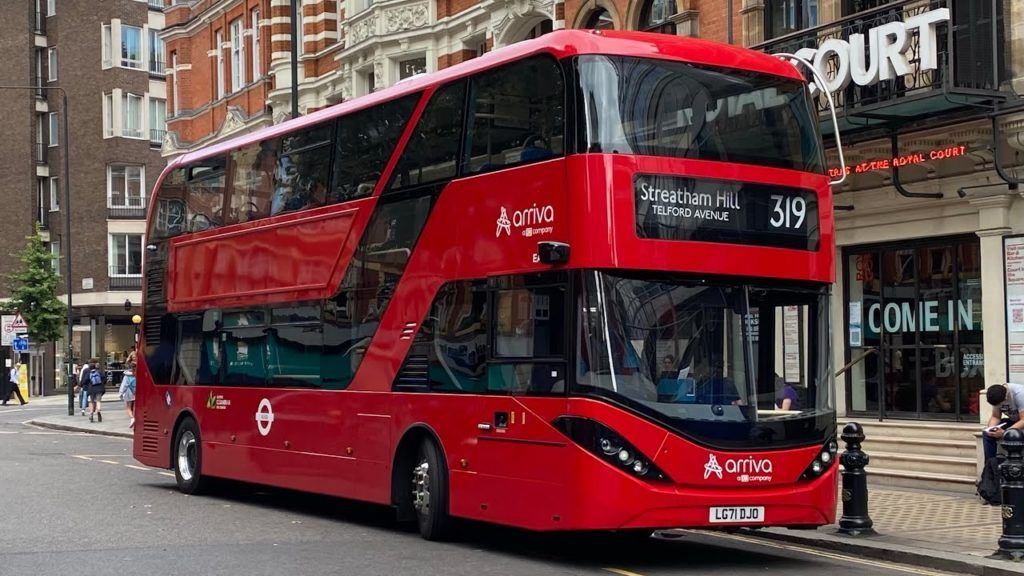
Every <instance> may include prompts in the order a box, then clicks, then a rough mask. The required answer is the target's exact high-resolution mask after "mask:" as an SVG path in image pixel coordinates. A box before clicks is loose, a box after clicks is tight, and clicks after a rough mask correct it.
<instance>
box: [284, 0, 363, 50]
mask: <svg viewBox="0 0 1024 576" xmlns="http://www.w3.org/2000/svg"><path fill="white" fill-rule="evenodd" d="M299 4H300V6H299V9H298V12H299V14H298V18H297V21H298V28H297V30H298V33H299V54H305V53H306V15H305V14H304V13H303V11H302V6H301V4H302V2H299ZM370 4H372V1H371V0H367V2H366V5H367V7H369V5H370Z"/></svg>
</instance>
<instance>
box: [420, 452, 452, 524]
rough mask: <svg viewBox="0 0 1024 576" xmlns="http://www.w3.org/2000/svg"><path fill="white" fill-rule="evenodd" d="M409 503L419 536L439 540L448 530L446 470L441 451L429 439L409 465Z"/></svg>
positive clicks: (450, 522)
mask: <svg viewBox="0 0 1024 576" xmlns="http://www.w3.org/2000/svg"><path fill="white" fill-rule="evenodd" d="M412 506H413V510H415V511H416V522H417V524H419V529H420V536H423V538H425V539H427V540H443V539H444V538H445V537H447V535H448V534H449V533H450V531H451V526H452V518H451V516H449V515H448V474H447V471H446V469H445V466H444V462H443V459H442V458H441V451H440V449H438V447H437V445H436V444H435V443H434V442H433V441H431V440H424V441H423V442H422V443H421V444H420V447H419V450H418V451H417V453H416V459H415V460H414V461H413V468H412Z"/></svg>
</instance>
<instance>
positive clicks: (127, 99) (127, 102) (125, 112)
mask: <svg viewBox="0 0 1024 576" xmlns="http://www.w3.org/2000/svg"><path fill="white" fill-rule="evenodd" d="M134 100H137V101H138V108H137V109H138V111H139V113H138V116H137V118H138V123H137V128H136V129H135V130H134V131H133V130H132V129H131V123H130V122H128V120H129V119H130V118H129V114H130V113H131V103H132V101H134ZM144 105H145V98H143V97H142V96H140V95H138V94H132V93H130V92H125V93H124V94H123V95H122V96H121V136H123V137H125V138H134V139H137V140H142V139H145V140H149V135H148V134H146V133H145V130H144V129H143V127H142V119H143V118H144V115H143V110H142V107H143V106H144Z"/></svg>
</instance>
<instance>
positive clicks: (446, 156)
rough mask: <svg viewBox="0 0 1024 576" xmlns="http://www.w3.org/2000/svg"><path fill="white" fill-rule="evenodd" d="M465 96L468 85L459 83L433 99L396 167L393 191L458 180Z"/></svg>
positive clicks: (392, 185) (391, 187)
mask: <svg viewBox="0 0 1024 576" xmlns="http://www.w3.org/2000/svg"><path fill="white" fill-rule="evenodd" d="M465 93H466V83H465V82H463V81H458V82H455V83H453V84H448V85H447V86H442V87H441V88H439V89H438V90H437V92H435V93H434V95H433V96H432V97H431V98H430V102H429V103H428V104H427V107H426V109H425V110H424V111H423V115H422V116H421V117H420V120H419V123H418V124H417V125H416V129H415V130H414V131H413V133H412V136H411V137H410V138H409V142H408V143H407V144H406V146H405V150H404V151H403V152H402V156H401V158H399V160H398V165H397V166H396V167H395V174H394V175H393V176H392V178H391V185H390V187H389V189H390V190H391V191H394V190H400V189H403V188H409V187H412V186H418V185H421V184H428V183H431V182H440V181H444V180H450V179H451V178H454V177H455V174H456V172H457V171H458V166H457V161H458V156H459V144H460V142H459V141H460V139H461V137H462V114H463V108H464V104H465Z"/></svg>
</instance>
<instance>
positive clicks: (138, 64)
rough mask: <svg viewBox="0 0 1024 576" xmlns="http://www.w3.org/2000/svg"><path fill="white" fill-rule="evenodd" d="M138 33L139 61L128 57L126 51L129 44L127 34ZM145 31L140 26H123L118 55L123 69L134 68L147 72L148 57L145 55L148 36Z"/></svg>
mask: <svg viewBox="0 0 1024 576" xmlns="http://www.w3.org/2000/svg"><path fill="white" fill-rule="evenodd" d="M132 31H137V32H138V34H139V59H138V60H130V59H128V58H127V57H126V55H125V53H124V50H125V46H126V45H127V43H126V42H125V34H128V33H129V32H132ZM144 32H145V31H144V30H143V29H142V28H140V27H138V26H128V25H125V24H121V38H120V40H121V50H120V52H119V54H118V58H119V59H120V60H119V61H120V62H121V67H122V68H132V69H134V70H145V69H146V55H145V52H146V50H145V42H146V36H145V34H144Z"/></svg>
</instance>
